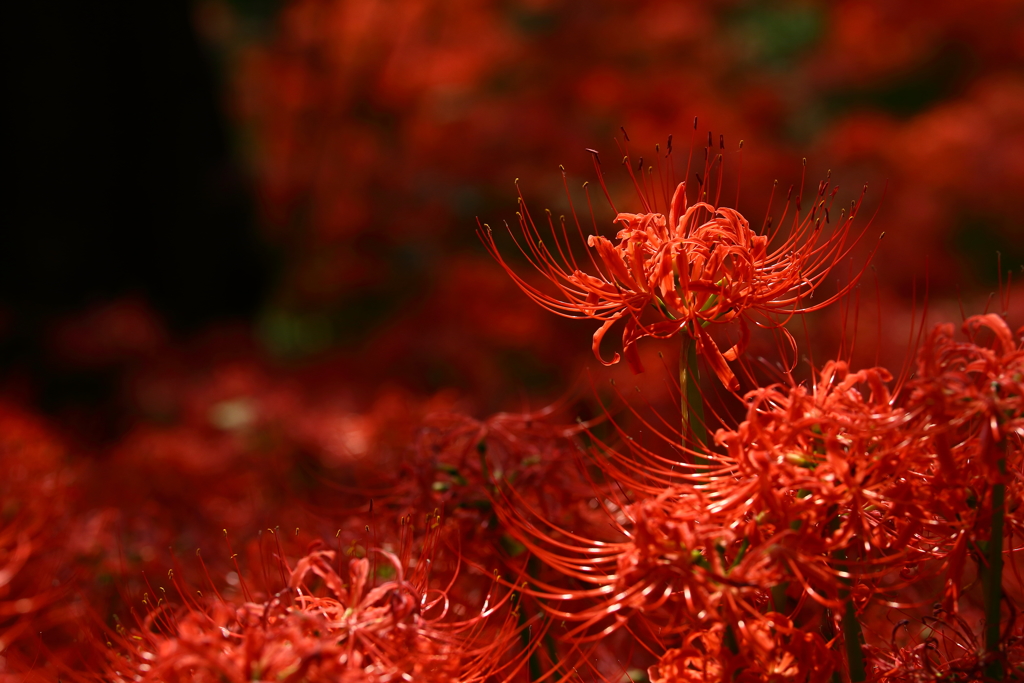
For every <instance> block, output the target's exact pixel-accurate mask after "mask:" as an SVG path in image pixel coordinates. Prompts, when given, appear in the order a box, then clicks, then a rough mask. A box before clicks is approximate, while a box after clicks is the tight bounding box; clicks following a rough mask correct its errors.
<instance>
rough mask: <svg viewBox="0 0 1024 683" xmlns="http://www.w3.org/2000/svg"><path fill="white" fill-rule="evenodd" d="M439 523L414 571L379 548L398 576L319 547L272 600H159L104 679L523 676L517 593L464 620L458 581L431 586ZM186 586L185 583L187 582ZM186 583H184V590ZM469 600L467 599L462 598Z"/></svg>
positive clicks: (122, 639) (491, 599)
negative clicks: (343, 563)
mask: <svg viewBox="0 0 1024 683" xmlns="http://www.w3.org/2000/svg"><path fill="white" fill-rule="evenodd" d="M439 526H440V525H439V522H438V521H437V520H434V522H433V527H434V528H433V531H432V532H431V536H430V538H428V542H427V546H426V547H425V548H424V555H423V556H422V557H420V558H419V560H418V561H417V562H416V564H415V568H414V569H413V570H412V571H411V572H410V573H408V574H407V573H406V569H405V567H404V566H403V562H402V561H401V560H400V559H399V558H398V557H397V556H395V555H394V554H392V553H390V552H386V551H377V552H378V553H380V554H381V555H382V556H383V558H384V559H385V560H386V561H387V563H388V565H389V572H388V573H390V574H391V575H392V576H393V578H390V579H387V580H383V581H381V580H380V579H378V578H375V577H374V576H372V575H371V574H372V572H371V567H372V566H373V565H372V564H371V562H370V560H369V559H367V558H365V557H364V558H352V559H351V560H350V561H349V563H348V576H347V581H346V580H343V579H342V576H341V575H339V573H338V571H337V570H336V554H335V552H334V551H331V550H321V549H314V550H312V551H311V552H310V553H309V554H307V555H306V556H305V557H303V558H302V559H300V560H299V561H298V562H297V564H296V566H295V568H294V569H292V570H290V571H289V572H288V582H287V587H286V589H285V590H283V591H281V592H279V593H278V594H276V595H272V596H268V597H267V598H266V600H265V601H264V602H262V603H259V602H254V601H252V600H248V601H245V602H243V603H241V604H231V603H230V602H226V601H224V599H223V598H221V596H220V595H219V594H218V595H217V597H216V598H213V597H210V598H206V599H199V600H196V599H190V598H187V597H186V592H185V591H181V594H182V597H183V599H184V600H185V601H186V605H184V606H183V607H181V608H178V609H177V610H175V609H172V608H170V607H168V606H167V605H166V603H164V604H161V605H158V606H156V607H153V608H151V610H150V612H149V613H148V615H147V616H146V617H145V619H144V620H143V622H142V624H141V628H140V629H138V630H137V631H132V632H124V631H122V632H121V633H120V634H119V637H118V638H117V640H118V641H119V643H120V645H121V651H120V652H116V651H114V652H112V653H111V655H110V656H111V661H110V663H109V665H108V666H107V667H106V668H107V671H106V672H105V673H104V674H103V679H104V680H105V681H153V682H157V681H159V682H160V683H169V682H170V681H182V682H184V681H233V682H238V683H242V682H243V681H250V680H277V681H289V682H292V683H297V682H298V681H307V682H309V683H315V682H317V681H324V682H326V681H353V682H355V681H399V680H424V681H445V682H448V681H453V680H461V681H482V680H485V679H488V678H489V677H498V678H500V677H502V676H512V675H514V674H515V673H516V671H517V670H518V668H519V666H520V660H521V658H517V657H514V656H512V655H511V654H510V652H511V651H512V650H513V649H514V648H515V646H516V642H517V640H518V639H517V637H516V636H517V630H518V627H517V625H516V622H515V614H514V613H513V612H512V611H510V610H508V609H507V607H508V604H509V602H508V598H509V594H508V593H505V594H504V595H503V596H499V595H495V594H494V593H495V590H496V589H495V587H494V585H493V584H492V587H491V590H490V591H487V592H486V595H485V596H481V599H482V600H483V602H482V604H481V605H480V606H479V609H478V611H477V613H476V615H475V616H469V618H466V619H457V618H453V607H454V606H453V604H452V603H451V601H450V599H449V595H448V591H449V590H450V589H451V585H452V584H453V583H454V578H452V579H451V582H450V583H449V585H448V587H447V588H443V587H442V588H436V587H431V586H430V585H429V584H430V574H431V569H430V565H431V560H432V559H436V558H435V555H434V547H433V544H434V543H436V540H437V534H438V533H439V532H438V529H439ZM176 586H177V584H176ZM179 588H180V587H179ZM463 607H465V606H463Z"/></svg>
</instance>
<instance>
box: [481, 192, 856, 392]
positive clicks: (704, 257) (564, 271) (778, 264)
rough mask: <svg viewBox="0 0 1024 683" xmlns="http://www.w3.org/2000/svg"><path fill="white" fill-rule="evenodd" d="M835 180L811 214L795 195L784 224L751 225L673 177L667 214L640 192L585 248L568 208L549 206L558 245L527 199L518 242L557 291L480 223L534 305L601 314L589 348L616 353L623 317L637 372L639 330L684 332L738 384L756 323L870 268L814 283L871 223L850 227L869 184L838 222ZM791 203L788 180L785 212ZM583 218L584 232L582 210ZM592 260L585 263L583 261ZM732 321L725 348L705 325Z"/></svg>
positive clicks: (770, 322)
mask: <svg viewBox="0 0 1024 683" xmlns="http://www.w3.org/2000/svg"><path fill="white" fill-rule="evenodd" d="M706 177H707V173H705V178H706ZM698 178H699V176H698ZM603 186H604V185H603V181H602V187H603ZM829 189H830V183H829V182H828V181H827V180H826V181H822V182H821V183H820V184H819V186H818V193H817V196H816V197H815V200H814V205H813V207H812V208H811V210H810V211H809V212H808V213H807V214H806V215H805V216H801V214H800V202H801V200H800V197H799V196H798V197H797V199H796V207H795V213H794V217H793V219H792V224H791V228H790V230H789V233H788V234H782V231H781V230H779V229H778V228H775V229H773V228H772V221H771V218H769V219H768V220H766V221H765V226H764V229H763V230H762V231H760V232H759V231H756V230H754V229H753V228H751V227H750V222H749V221H748V220H747V219H746V218H745V217H744V216H743V215H742V214H740V212H739V211H736V210H735V209H731V208H728V207H724V206H718V205H716V204H713V203H709V201H708V193H707V192H706V191H704V190H705V188H704V186H703V184H702V185H701V186H699V187H698V193H699V198H700V199H701V200H702V201H696V202H693V203H690V202H689V200H688V198H687V186H686V183H685V182H682V183H679V184H677V185H676V187H675V191H674V193H673V194H672V196H671V198H670V199H668V201H667V202H666V204H667V205H668V214H667V215H666V214H663V213H659V212H657V211H656V210H655V209H654V208H653V207H652V205H651V203H650V202H649V201H648V200H647V198H646V197H645V193H644V192H643V191H638V194H639V195H640V199H641V202H642V211H641V212H639V213H618V214H617V215H616V216H615V219H614V223H615V224H617V225H619V226H620V229H619V231H618V233H617V234H616V235H615V239H614V241H613V240H611V239H608V238H607V237H604V236H601V235H590V236H589V237H588V238H587V239H586V244H587V252H588V254H587V256H586V257H585V258H578V257H577V256H576V255H574V254H573V251H572V246H571V244H570V242H569V239H568V229H567V228H566V221H565V219H564V218H563V219H562V220H561V224H560V226H558V227H556V225H555V221H554V219H553V218H552V217H551V215H550V213H549V214H548V223H549V227H550V229H551V235H552V238H553V243H554V245H555V248H554V251H552V250H551V248H549V247H548V245H547V244H546V243H545V242H544V241H543V239H542V237H541V235H540V231H539V230H538V228H537V225H536V224H535V223H534V221H533V219H532V217H531V216H530V214H529V212H528V211H527V210H526V207H525V202H523V201H522V200H520V205H521V210H520V212H519V214H518V215H519V223H520V228H521V230H522V234H523V241H522V243H520V242H519V241H518V240H517V245H518V246H519V247H520V250H521V251H522V252H523V254H524V255H525V256H526V258H527V259H528V260H529V261H530V262H531V264H532V265H533V266H534V267H535V268H536V269H537V270H538V271H539V272H540V273H542V274H543V275H544V276H545V277H546V278H547V279H548V280H549V281H550V282H551V283H552V284H553V285H554V290H553V291H551V290H550V289H548V291H545V290H542V289H540V288H538V287H536V286H534V285H533V284H532V283H531V282H530V281H529V280H527V279H526V278H524V277H522V276H520V275H519V274H518V273H516V272H515V270H514V269H513V268H512V267H511V266H510V265H509V264H508V263H507V262H506V261H505V259H504V258H503V257H502V255H501V253H500V251H499V250H498V247H497V244H496V243H495V241H494V236H493V233H492V231H491V230H490V228H486V229H484V230H481V236H482V239H483V240H484V243H485V245H486V246H487V248H488V250H489V251H490V252H491V254H492V255H493V256H494V258H495V259H497V260H498V262H499V263H500V264H501V265H502V266H503V267H504V268H505V270H506V271H507V272H508V273H509V274H510V275H511V276H512V278H513V279H514V280H515V281H516V283H517V284H518V285H519V286H520V288H522V289H523V291H524V292H526V293H527V294H528V295H529V296H530V297H531V298H532V299H533V300H534V301H536V302H537V303H538V304H540V305H541V306H543V307H544V308H546V309H548V310H550V311H552V312H554V313H557V314H558V315H562V316H564V317H568V318H588V319H592V320H596V321H598V322H600V323H601V325H600V327H599V328H598V329H597V331H596V332H595V333H594V342H593V350H594V355H595V356H596V357H597V358H598V360H600V361H601V362H602V363H604V364H605V365H611V364H614V363H617V362H618V361H619V360H620V355H619V354H618V353H615V354H614V355H613V356H612V358H611V360H605V359H604V358H603V357H602V355H601V351H600V346H601V342H602V340H603V339H604V337H605V335H606V334H607V333H608V332H609V330H610V329H611V328H612V327H613V326H614V325H615V324H616V323H618V322H620V321H622V323H623V330H622V352H623V355H625V357H626V359H627V360H628V361H629V363H630V365H631V367H632V368H633V370H634V371H635V372H640V371H642V370H643V366H642V364H641V362H640V356H639V353H638V352H637V348H636V344H637V341H639V340H640V339H642V338H644V337H656V338H668V337H672V336H674V335H676V334H679V333H680V332H682V333H685V334H687V335H689V336H690V337H691V338H692V339H693V340H694V341H695V343H696V344H697V350H698V352H699V353H700V354H701V355H703V356H704V358H705V359H706V361H707V362H708V363H709V365H710V366H711V367H712V368H713V369H714V371H715V373H716V374H717V375H718V377H719V379H720V380H721V382H722V384H724V385H725V386H726V387H727V388H729V389H730V390H733V391H736V390H738V389H739V382H738V380H737V378H736V376H735V374H734V373H733V371H732V370H731V369H730V367H729V365H728V363H727V361H731V360H735V359H736V358H737V357H738V355H739V354H740V353H741V352H742V351H743V349H744V347H745V346H746V344H747V341H748V339H749V335H750V328H749V325H750V324H756V325H760V326H763V327H781V326H782V325H783V324H784V323H785V322H786V321H787V320H788V319H789V318H790V317H792V316H793V315H796V314H800V313H807V312H810V311H814V310H817V309H819V308H823V307H825V306H827V305H829V304H831V303H833V302H834V301H836V300H837V299H838V298H840V297H841V296H843V295H844V294H846V293H847V292H849V291H850V289H851V288H852V287H853V286H855V285H856V283H857V281H858V280H859V278H860V275H861V273H862V272H863V269H861V270H860V271H858V272H857V273H856V274H854V275H853V277H851V278H850V280H849V281H848V282H847V283H846V284H845V285H844V286H841V287H839V288H838V290H839V291H836V292H834V293H832V294H830V295H829V296H827V297H824V298H822V299H819V300H817V301H814V300H813V296H814V293H815V291H816V290H817V289H818V288H819V287H820V286H821V285H822V284H823V283H824V282H825V280H826V278H827V277H828V275H829V273H830V272H831V271H832V269H833V268H835V267H836V266H837V265H838V264H839V263H840V262H841V261H843V260H844V259H845V258H847V257H848V256H849V255H850V253H851V250H852V249H853V247H854V245H855V244H856V243H857V242H858V241H859V239H860V237H861V236H863V234H864V231H863V230H861V231H860V233H859V234H857V235H855V236H851V227H852V224H853V219H854V217H855V215H856V213H857V211H858V209H859V208H860V206H861V202H862V201H863V196H864V195H863V193H862V194H861V197H860V199H858V200H857V201H855V202H853V203H852V204H851V207H850V210H849V211H848V212H847V211H846V210H845V209H844V210H843V211H842V212H841V213H840V216H839V217H838V220H837V223H836V225H835V227H832V226H831V220H832V217H831V215H830V209H831V205H832V202H833V200H834V198H835V195H836V192H837V191H838V188H834V189H832V190H831V192H830V191H829ZM605 191H606V193H607V190H605ZM792 203H793V202H792V189H791V190H790V196H789V197H787V201H786V209H785V211H784V212H783V219H785V216H786V214H787V213H788V212H789V209H790V205H791V204H792ZM782 222H783V221H780V223H782ZM576 227H577V229H578V231H579V234H580V236H581V237H582V234H583V232H582V228H580V226H579V223H578V221H577V222H576ZM559 233H561V234H559ZM581 263H582V264H583V267H581ZM587 263H589V265H590V268H589V269H585V268H586V265H587ZM729 322H737V323H738V326H739V339H738V341H737V342H736V343H735V345H734V346H732V348H730V349H728V350H726V351H725V352H722V351H721V350H720V349H719V347H718V345H717V344H716V342H715V341H714V340H713V339H712V338H711V336H710V335H709V334H708V332H707V329H706V328H707V327H708V326H709V325H711V324H712V323H729Z"/></svg>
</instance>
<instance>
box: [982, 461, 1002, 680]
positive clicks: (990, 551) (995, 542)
mask: <svg viewBox="0 0 1024 683" xmlns="http://www.w3.org/2000/svg"><path fill="white" fill-rule="evenodd" d="M999 471H1000V474H1005V473H1006V460H1005V459H1001V460H1000V461H999ZM1005 516H1006V485H1005V484H1002V483H998V484H995V485H993V486H992V534H991V535H990V536H989V539H988V544H987V545H986V546H985V556H986V557H985V559H986V561H987V566H986V567H984V568H983V570H982V578H981V582H982V590H983V592H984V596H985V655H986V657H987V658H988V663H987V664H986V665H985V676H986V677H988V678H989V679H992V680H997V681H1001V680H1003V677H1004V673H1005V672H1004V671H1003V662H1002V658H1001V655H1000V653H999V645H1000V641H1001V640H1002V637H1001V636H1002V634H1001V633H1000V629H999V627H1000V623H1001V613H1000V608H1001V607H1002V602H1003V521H1004V518H1005Z"/></svg>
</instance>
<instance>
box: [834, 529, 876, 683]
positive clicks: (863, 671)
mask: <svg viewBox="0 0 1024 683" xmlns="http://www.w3.org/2000/svg"><path fill="white" fill-rule="evenodd" d="M832 525H833V528H834V529H837V528H838V527H839V519H838V518H835V519H834V520H833V521H832ZM833 557H834V558H835V559H836V560H839V563H838V564H837V569H839V570H840V571H846V550H845V549H839V550H836V551H835V552H834V553H833ZM840 581H841V582H842V583H843V584H845V585H847V586H849V584H850V581H849V579H841V580H840ZM839 597H840V598H842V599H843V600H845V601H846V606H845V607H844V608H843V617H842V619H841V625H842V628H843V644H844V646H845V648H846V668H847V673H848V674H849V675H850V683H858V682H859V681H866V680H867V679H868V673H867V668H866V667H865V666H864V653H863V651H862V650H861V645H862V644H863V643H864V632H863V631H862V630H861V627H860V621H858V620H857V608H856V607H854V605H853V599H852V598H851V597H850V591H849V589H848V588H844V589H842V590H840V591H839Z"/></svg>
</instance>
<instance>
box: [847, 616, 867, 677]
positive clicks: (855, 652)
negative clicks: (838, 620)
mask: <svg viewBox="0 0 1024 683" xmlns="http://www.w3.org/2000/svg"><path fill="white" fill-rule="evenodd" d="M863 639H864V635H863V633H862V632H861V628H860V622H859V621H858V620H857V610H856V609H855V608H854V606H853V600H851V599H849V597H847V599H846V609H845V610H843V642H844V643H845V644H846V664H847V668H848V670H849V674H850V681H851V683H854V682H856V681H866V680H867V679H868V672H867V669H866V668H865V666H864V653H863V652H861V649H860V647H861V642H862V641H863Z"/></svg>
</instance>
